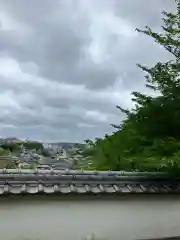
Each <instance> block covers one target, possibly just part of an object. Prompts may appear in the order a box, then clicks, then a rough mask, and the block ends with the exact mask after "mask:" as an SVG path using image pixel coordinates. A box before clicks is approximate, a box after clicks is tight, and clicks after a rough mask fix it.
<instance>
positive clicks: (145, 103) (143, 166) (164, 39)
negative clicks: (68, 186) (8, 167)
mask: <svg viewBox="0 0 180 240" xmlns="http://www.w3.org/2000/svg"><path fill="white" fill-rule="evenodd" d="M175 4H176V5H177V11H176V12H175V13H167V12H163V13H162V14H163V15H162V20H163V26H162V31H161V32H160V33H156V32H153V31H152V30H151V29H150V28H149V27H145V29H144V30H139V29H137V31H138V32H140V33H143V34H145V35H148V36H150V37H152V38H153V39H154V40H155V42H156V43H158V44H160V45H161V46H162V47H164V48H165V50H166V51H168V52H169V53H170V54H171V56H172V57H171V60H169V61H168V62H158V63H157V64H155V65H154V66H153V67H151V68H148V67H147V66H142V65H138V67H139V68H140V69H141V70H143V71H144V72H145V73H146V75H145V78H146V83H147V84H146V87H147V88H150V89H152V91H156V92H157V97H152V96H148V95H145V94H143V93H140V92H133V93H132V101H134V103H135V108H134V109H132V110H126V109H122V108H121V107H120V106H117V108H118V109H119V110H120V111H122V112H123V113H125V114H126V116H127V117H126V119H125V120H124V121H122V122H121V124H120V125H119V126H114V127H115V128H116V132H115V133H113V134H112V135H106V136H105V137H104V138H103V139H96V140H95V141H94V142H92V141H90V142H88V143H89V144H90V148H91V156H92V159H93V163H94V165H95V166H96V168H97V169H101V170H103V169H106V170H107V169H113V170H132V169H134V170H135V169H137V170H142V171H144V170H147V171H152V170H158V171H167V170H168V171H173V173H174V171H176V170H177V171H178V170H179V169H180V0H176V1H175ZM147 53H148V50H147ZM132 81H133V79H132Z"/></svg>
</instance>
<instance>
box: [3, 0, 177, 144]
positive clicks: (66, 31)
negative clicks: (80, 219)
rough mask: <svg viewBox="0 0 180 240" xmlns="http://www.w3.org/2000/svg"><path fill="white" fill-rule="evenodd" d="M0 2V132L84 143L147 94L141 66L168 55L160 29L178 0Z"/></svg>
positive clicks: (97, 134) (21, 136) (41, 0)
mask: <svg viewBox="0 0 180 240" xmlns="http://www.w3.org/2000/svg"><path fill="white" fill-rule="evenodd" d="M147 2H148V1H145V0H136V1H135V0H126V1H124V0H38V1H37V0H31V1H30V0H0V136H1V137H10V136H13V137H14V136H16V137H18V138H29V139H34V140H43V141H56V140H58V141H83V140H84V139H90V138H94V137H101V136H103V135H104V134H105V133H107V132H111V131H113V129H112V128H111V126H110V124H111V123H118V122H120V121H121V120H122V118H123V116H122V115H121V114H120V113H119V111H117V110H116V108H115V106H116V105H121V106H122V107H128V108H129V107H132V103H131V92H132V91H134V90H139V91H145V89H144V78H143V75H144V74H143V73H141V72H140V70H139V69H137V67H136V63H143V64H147V65H151V64H153V63H155V62H156V61H158V60H163V59H167V58H168V56H167V53H166V52H165V51H164V50H163V49H162V48H160V47H159V46H158V45H156V44H155V43H154V42H153V40H152V39H151V38H148V37H146V36H143V35H141V34H138V33H137V32H136V31H135V28H136V27H138V28H143V27H144V26H145V25H149V26H151V27H152V28H153V29H155V30H158V29H159V28H160V26H161V21H160V17H161V15H160V13H161V11H162V10H163V9H165V10H172V9H173V8H174V1H173V0H151V3H150V4H149V3H147Z"/></svg>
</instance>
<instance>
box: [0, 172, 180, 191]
mask: <svg viewBox="0 0 180 240" xmlns="http://www.w3.org/2000/svg"><path fill="white" fill-rule="evenodd" d="M8 193H9V194H21V193H29V194H38V193H47V194H53V193H61V194H69V193H78V194H86V193H93V194H99V193H106V194H113V193H118V194H129V193H135V194H141V193H154V194H155V193H161V194H164V193H180V179H179V178H175V179H173V178H172V177H170V176H168V175H165V174H157V173H125V172H123V173H122V172H116V173H115V172H113V173H112V172H111V173H109V172H98V173H96V172H80V171H53V172H52V171H46V172H43V171H39V170H38V171H35V170H28V171H23V170H21V171H19V170H18V169H12V170H10V169H9V170H6V171H3V170H0V195H3V194H8Z"/></svg>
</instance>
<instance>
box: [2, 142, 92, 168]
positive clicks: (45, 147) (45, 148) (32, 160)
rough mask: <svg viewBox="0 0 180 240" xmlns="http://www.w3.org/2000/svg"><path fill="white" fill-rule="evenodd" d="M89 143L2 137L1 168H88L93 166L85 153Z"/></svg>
mask: <svg viewBox="0 0 180 240" xmlns="http://www.w3.org/2000/svg"><path fill="white" fill-rule="evenodd" d="M87 147H88V146H87V144H80V143H64V142H60V143H41V142H37V141H29V140H25V141H22V140H19V139H17V138H1V139H0V168H1V169H2V168H20V169H34V168H37V169H47V170H49V169H56V170H63V169H84V168H85V169H87V168H90V167H91V161H90V159H89V157H88V156H84V155H83V151H84V150H85V149H86V148H87Z"/></svg>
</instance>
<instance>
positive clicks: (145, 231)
mask: <svg viewBox="0 0 180 240" xmlns="http://www.w3.org/2000/svg"><path fill="white" fill-rule="evenodd" d="M19 199H20V198H19ZM179 200H180V199H179V198H177V197H176V198H175V197H171V198H169V197H163V198H157V199H155V198H134V197H133V196H130V197H128V198H126V197H123V198H120V199H117V198H116V199H108V200H105V199H104V200H101V199H99V200H97V199H83V200H81V199H78V200H76V199H72V198H71V199H61V198H54V197H51V196H50V197H47V198H46V197H43V198H38V199H37V198H36V197H32V198H29V199H26V198H25V197H21V199H20V200H15V199H14V198H13V199H11V198H9V199H5V200H2V199H0V236H1V238H0V239H2V240H14V239H15V240H24V239H28V240H31V239H32V240H37V239H38V240H41V239H42V240H81V239H82V237H84V236H89V235H91V234H92V233H94V234H95V236H96V237H97V239H98V237H99V238H100V237H104V239H109V240H110V239H111V240H121V239H122V240H126V239H127V240H130V239H142V238H146V237H165V236H175V235H180V228H179V227H180V201H179Z"/></svg>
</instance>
